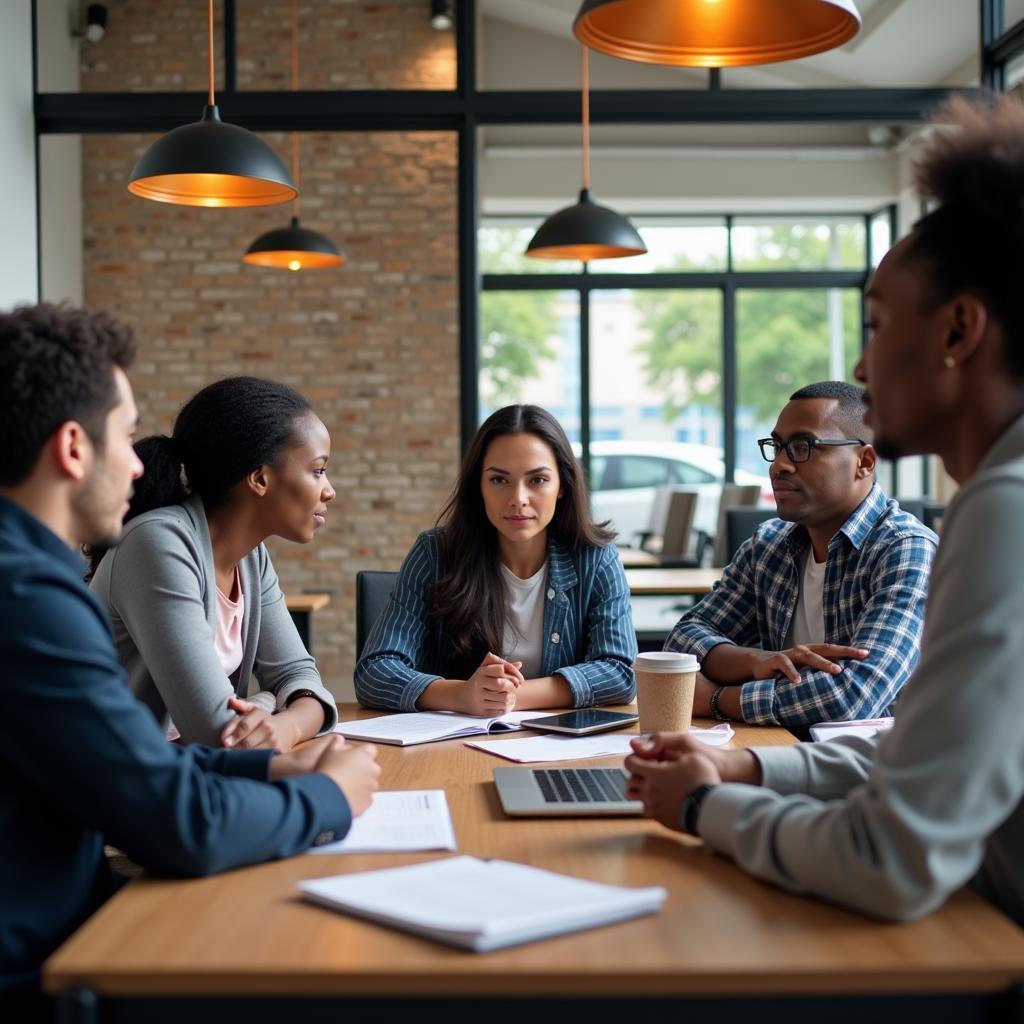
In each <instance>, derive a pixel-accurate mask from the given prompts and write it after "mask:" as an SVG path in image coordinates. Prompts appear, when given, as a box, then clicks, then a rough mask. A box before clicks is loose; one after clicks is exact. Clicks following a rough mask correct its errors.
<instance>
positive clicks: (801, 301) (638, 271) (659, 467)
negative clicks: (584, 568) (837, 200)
mask: <svg viewBox="0 0 1024 1024" xmlns="http://www.w3.org/2000/svg"><path fill="white" fill-rule="evenodd" d="M894 217H895V212H894V210H893V209H892V208H890V207H885V208H883V209H881V210H868V211H864V213H862V214H847V215H817V216H815V215H799V216H774V215H773V216H770V217H769V216H756V217H755V216H740V215H736V216H723V217H715V218H708V217H703V218H684V217H634V218H633V222H634V224H635V225H636V226H637V228H638V229H639V230H640V232H641V234H642V235H643V236H644V240H645V242H646V244H647V246H648V249H649V250H650V251H649V253H648V255H647V256H644V257H638V258H635V259H633V260H611V261H607V262H600V263H597V262H595V263H592V264H590V265H589V266H584V265H583V264H581V263H572V262H565V263H556V264H550V263H546V262H545V261H540V260H528V259H525V258H524V257H523V256H522V252H523V249H524V248H525V247H526V244H527V242H528V241H529V239H530V236H531V234H532V232H533V231H534V230H535V228H536V225H537V223H538V221H539V218H534V219H527V218H522V217H517V218H511V217H507V218H490V219H485V220H484V221H483V223H482V225H481V229H480V254H481V265H482V270H483V289H484V290H483V295H482V300H481V332H480V379H479V397H480V403H479V405H480V415H481V419H482V418H483V417H485V416H487V415H488V414H489V413H490V412H492V411H493V410H494V409H495V408H498V407H500V406H501V405H504V404H507V403H509V402H519V401H528V402H534V403H536V404H539V405H544V406H545V407H547V408H549V409H550V410H551V411H552V412H553V413H555V414H556V415H557V416H558V417H559V419H560V420H561V422H562V423H563V425H564V426H565V428H566V431H567V433H568V434H569V436H570V438H571V439H572V440H573V441H574V442H576V443H577V444H578V446H579V450H580V452H581V454H582V457H583V459H584V463H585V465H587V466H588V470H589V475H590V481H591V491H592V501H593V505H594V511H595V514H596V515H598V516H599V517H600V518H602V519H603V518H610V519H611V520H612V522H613V524H614V526H615V527H616V529H617V530H618V532H619V535H620V539H621V540H622V541H623V542H629V541H630V539H631V538H632V537H634V536H635V535H636V534H637V533H638V532H640V531H643V530H645V529H647V527H648V520H649V517H650V511H651V506H652V504H653V501H654V495H655V492H656V489H657V488H658V487H661V486H669V485H681V486H685V487H690V488H694V489H696V490H697V491H698V493H699V495H700V498H699V501H698V509H697V515H696V523H695V525H696V526H697V528H698V529H703V530H705V531H706V532H708V533H714V532H715V528H716V517H717V496H718V493H719V492H720V489H721V483H722V482H723V481H724V480H734V481H736V482H739V483H746V484H753V483H760V484H761V485H762V486H763V490H764V492H765V494H766V496H767V490H768V488H767V466H766V465H765V463H764V462H763V461H762V460H761V458H760V455H759V454H758V451H757V445H756V443H755V442H756V439H757V438H758V437H763V436H765V435H766V434H768V433H770V432H771V429H772V427H773V425H774V422H775V418H776V416H777V415H778V412H779V410H780V409H781V408H782V406H783V405H785V403H786V401H787V400H788V398H789V395H790V394H792V392H793V391H795V390H796V389H797V388H799V387H802V386H803V385H805V384H809V383H811V382H813V381H817V380H825V379H846V380H851V379H852V371H853V367H854V365H855V363H856V361H857V359H858V357H859V355H860V351H861V346H862V341H863V337H864V329H863V315H862V309H863V290H864V287H865V284H866V282H867V278H868V275H869V274H870V271H871V269H872V268H873V267H874V266H876V265H877V263H878V260H879V259H880V258H881V255H882V254H883V253H884V251H885V250H886V249H887V248H888V246H889V245H890V242H891V239H892V238H893V237H894V235H895V224H894ZM883 485H885V486H886V487H887V488H888V489H890V490H891V489H892V487H893V485H894V481H893V480H892V478H891V475H887V476H886V478H885V479H884V480H883Z"/></svg>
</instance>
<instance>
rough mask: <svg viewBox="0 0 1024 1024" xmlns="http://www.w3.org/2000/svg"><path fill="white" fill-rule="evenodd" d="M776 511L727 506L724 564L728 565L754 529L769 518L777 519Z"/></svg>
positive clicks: (752, 533)
mask: <svg viewBox="0 0 1024 1024" xmlns="http://www.w3.org/2000/svg"><path fill="white" fill-rule="evenodd" d="M775 518H776V512H775V509H773V508H749V507H743V508H727V509H726V510H725V547H724V549H723V550H722V556H723V558H724V559H725V561H724V563H723V564H724V565H728V564H729V563H730V562H731V561H732V560H733V556H734V555H735V554H736V552H737V551H739V549H740V545H741V544H742V543H743V542H744V541H745V540H747V539H748V538H750V537H753V536H754V531H755V530H756V529H757V528H758V527H759V526H760V525H761V524H762V523H766V522H768V520H769V519H775Z"/></svg>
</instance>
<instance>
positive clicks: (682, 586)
mask: <svg viewBox="0 0 1024 1024" xmlns="http://www.w3.org/2000/svg"><path fill="white" fill-rule="evenodd" d="M721 578H722V570H721V569H627V570H626V582H627V583H628V584H629V592H630V594H631V595H632V596H633V597H640V596H648V595H664V596H666V597H674V596H676V595H679V594H691V595H704V594H706V593H707V592H708V591H709V590H710V589H711V588H712V587H713V586H714V585H715V584H716V583H717V582H718V581H719V580H720V579H721Z"/></svg>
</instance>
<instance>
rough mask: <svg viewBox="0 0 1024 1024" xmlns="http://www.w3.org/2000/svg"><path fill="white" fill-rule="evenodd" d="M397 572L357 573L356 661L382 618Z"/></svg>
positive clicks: (365, 571) (366, 571) (367, 571)
mask: <svg viewBox="0 0 1024 1024" xmlns="http://www.w3.org/2000/svg"><path fill="white" fill-rule="evenodd" d="M397 578H398V573H397V572H375V571H373V570H363V571H362V572H357V573H356V660H357V661H358V659H359V657H360V655H361V654H362V653H363V645H364V644H365V643H366V638H367V637H368V636H369V635H370V630H371V629H373V626H374V623H376V621H377V620H378V619H379V618H380V617H381V614H382V613H383V611H384V609H385V607H386V606H387V603H388V599H389V598H390V597H391V591H392V590H394V588H395V580H396V579H397Z"/></svg>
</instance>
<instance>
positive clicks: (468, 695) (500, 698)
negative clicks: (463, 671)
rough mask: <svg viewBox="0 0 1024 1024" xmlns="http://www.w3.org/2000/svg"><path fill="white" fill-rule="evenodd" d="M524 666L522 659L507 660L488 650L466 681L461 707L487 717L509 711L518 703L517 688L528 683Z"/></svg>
mask: <svg viewBox="0 0 1024 1024" xmlns="http://www.w3.org/2000/svg"><path fill="white" fill-rule="evenodd" d="M522 668H523V663H522V662H521V661H506V660H505V659H504V658H499V657H498V655H497V654H491V653H490V652H488V654H487V657H486V658H484V660H483V661H482V662H480V667H479V668H478V669H477V670H476V671H475V672H474V673H473V674H472V675H471V676H470V677H469V678H468V679H467V680H466V686H465V687H464V688H463V690H462V694H461V703H462V707H461V708H460V710H461V711H463V712H464V713H465V714H467V715H480V716H481V717H486V718H492V717H494V716H495V715H505V714H508V712H509V711H511V710H512V709H513V708H514V707H515V706H516V690H518V689H519V687H520V686H522V685H523V683H524V682H526V680H525V679H524V678H523V673H522Z"/></svg>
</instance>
